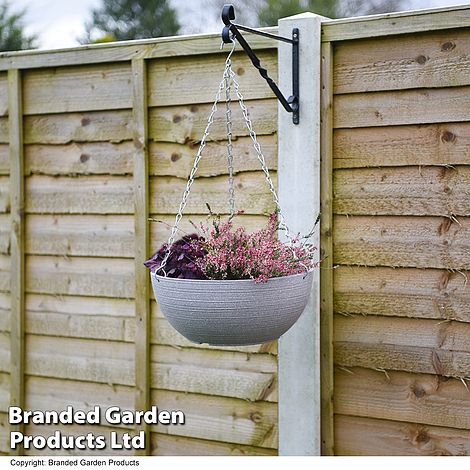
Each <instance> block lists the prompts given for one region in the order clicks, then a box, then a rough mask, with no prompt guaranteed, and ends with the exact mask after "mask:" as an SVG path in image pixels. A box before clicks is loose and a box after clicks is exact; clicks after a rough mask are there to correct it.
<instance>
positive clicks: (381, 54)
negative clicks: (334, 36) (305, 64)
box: [334, 29, 470, 94]
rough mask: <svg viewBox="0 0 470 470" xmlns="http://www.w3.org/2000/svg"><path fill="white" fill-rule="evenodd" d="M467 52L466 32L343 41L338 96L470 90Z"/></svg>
mask: <svg viewBox="0 0 470 470" xmlns="http://www.w3.org/2000/svg"><path fill="white" fill-rule="evenodd" d="M364 51H367V54H364ZM469 51H470V34H469V32H468V29H461V30H446V31H438V32H430V33H419V34H413V35H406V36H401V37H397V36H394V37H385V38H380V39H377V38H374V39H361V40H359V41H349V42H339V43H338V44H337V45H336V47H335V68H334V84H335V86H334V91H335V93H336V94H340V93H358V92H370V91H381V90H403V89H406V88H438V87H448V86H462V85H470V79H469V76H468V73H466V70H467V69H468V67H469V66H470V54H469Z"/></svg>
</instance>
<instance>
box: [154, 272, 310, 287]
mask: <svg viewBox="0 0 470 470" xmlns="http://www.w3.org/2000/svg"><path fill="white" fill-rule="evenodd" d="M312 272H313V269H309V270H308V271H305V272H301V273H297V274H289V275H288V276H278V277H270V278H269V279H267V281H266V282H259V283H256V284H257V285H263V284H267V283H268V282H271V281H274V282H276V280H279V279H291V278H294V277H298V276H303V277H307V276H308V275H309V274H311V273H312ZM150 274H151V276H153V277H155V278H156V279H157V281H159V280H160V279H164V280H166V281H170V282H173V281H174V282H181V281H184V282H187V283H189V284H191V283H201V282H207V283H209V282H213V283H217V284H220V283H226V284H229V283H233V282H236V283H242V282H244V283H246V284H248V283H254V282H255V280H254V279H184V278H180V277H166V276H160V275H159V274H156V273H155V272H151V273H150Z"/></svg>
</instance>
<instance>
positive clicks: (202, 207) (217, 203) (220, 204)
mask: <svg viewBox="0 0 470 470" xmlns="http://www.w3.org/2000/svg"><path fill="white" fill-rule="evenodd" d="M271 177H272V180H273V182H274V185H276V184H277V177H276V174H275V173H274V174H272V175H271ZM234 185H235V204H236V209H240V210H244V211H245V213H246V214H251V215H253V214H257V215H267V214H270V213H272V212H274V202H273V199H272V195H271V193H270V192H269V189H268V185H267V183H266V180H265V178H264V175H263V173H261V172H249V173H240V174H238V175H236V176H235V177H234ZM185 188H186V181H184V180H182V179H176V178H170V177H160V178H152V179H151V181H150V212H151V213H152V214H174V213H176V212H177V210H178V206H179V201H180V200H181V197H182V196H183V192H184V190H185ZM227 201H228V183H227V178H226V177H223V176H217V177H213V178H208V179H206V180H198V181H196V182H195V183H194V185H193V188H192V190H191V194H190V196H189V199H188V204H187V206H186V209H185V213H186V214H207V206H206V204H209V205H210V207H211V209H212V211H213V212H215V213H220V214H228V213H229V207H228V202H227Z"/></svg>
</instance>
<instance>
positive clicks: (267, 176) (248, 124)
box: [229, 67, 294, 245]
mask: <svg viewBox="0 0 470 470" xmlns="http://www.w3.org/2000/svg"><path fill="white" fill-rule="evenodd" d="M229 72H230V76H231V78H232V82H233V85H234V88H235V93H236V95H237V98H238V103H239V105H240V108H241V110H242V113H243V117H244V119H245V124H246V127H247V129H248V132H249V134H250V137H251V140H252V141H253V147H254V149H255V152H256V156H257V157H258V160H259V162H260V163H261V168H262V170H263V172H264V175H265V179H266V181H267V183H268V187H269V191H270V192H271V194H272V196H273V200H274V204H275V205H276V209H277V213H278V220H279V228H280V229H281V230H284V231H285V235H286V237H287V239H288V241H289V243H290V244H291V245H292V244H293V243H294V237H293V236H292V235H291V232H290V230H289V227H288V226H287V223H286V220H285V218H284V216H283V214H282V211H281V204H280V202H279V197H278V195H277V191H276V189H275V187H274V183H273V181H272V179H271V175H270V173H269V169H268V166H267V164H266V158H265V157H264V155H263V152H262V150H261V146H260V144H259V142H258V138H257V136H256V132H255V131H254V129H253V123H252V122H251V118H250V113H249V111H248V108H247V107H246V105H245V100H244V98H243V95H242V94H241V92H240V85H239V83H238V82H237V80H236V78H235V72H234V71H233V70H232V68H231V67H230V68H229Z"/></svg>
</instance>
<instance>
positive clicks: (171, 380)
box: [26, 335, 277, 401]
mask: <svg viewBox="0 0 470 470" xmlns="http://www.w3.org/2000/svg"><path fill="white" fill-rule="evenodd" d="M26 347H27V351H28V353H27V354H28V356H27V357H28V360H27V366H26V373H27V374H28V375H34V376H39V377H51V378H57V379H68V380H79V381H87V382H99V383H107V384H118V385H127V386H133V385H134V380H135V379H134V361H133V355H132V349H133V345H132V344H131V343H124V342H116V341H92V340H84V339H71V338H63V337H62V338H58V337H52V336H36V335H28V336H27V338H26ZM151 371H152V377H151V381H152V386H153V387H154V388H159V389H165V390H173V391H180V392H192V393H200V394H204V395H216V396H226V397H232V398H240V399H243V400H249V401H257V400H264V401H276V400H277V389H275V388H273V382H274V380H275V374H273V373H263V372H252V371H244V370H235V369H216V368H211V367H199V366H191V365H185V364H167V363H152V364H151Z"/></svg>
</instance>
